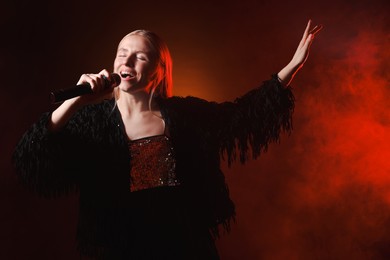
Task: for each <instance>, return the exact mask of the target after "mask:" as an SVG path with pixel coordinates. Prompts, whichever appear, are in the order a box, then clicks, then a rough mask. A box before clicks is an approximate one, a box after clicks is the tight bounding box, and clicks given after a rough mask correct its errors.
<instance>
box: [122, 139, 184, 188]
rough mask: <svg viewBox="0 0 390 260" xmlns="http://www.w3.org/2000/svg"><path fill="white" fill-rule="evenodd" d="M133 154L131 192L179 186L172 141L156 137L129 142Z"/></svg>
mask: <svg viewBox="0 0 390 260" xmlns="http://www.w3.org/2000/svg"><path fill="white" fill-rule="evenodd" d="M129 149H130V154H131V171H130V177H131V182H130V191H132V192H133V191H138V190H144V189H150V188H156V187H162V186H178V185H180V182H179V180H178V179H177V178H176V171H175V170H176V169H175V168H176V160H175V157H174V153H173V147H172V144H171V141H170V140H169V138H168V137H167V136H166V135H156V136H150V137H145V138H141V139H137V140H133V141H129Z"/></svg>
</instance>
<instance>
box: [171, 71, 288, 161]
mask: <svg viewBox="0 0 390 260" xmlns="http://www.w3.org/2000/svg"><path fill="white" fill-rule="evenodd" d="M178 101H179V100H178ZM183 101H185V102H183V105H182V106H179V110H181V111H182V112H181V113H183V114H187V115H190V116H182V117H181V118H183V120H184V121H185V122H188V123H184V124H188V125H192V128H193V129H198V130H195V131H199V132H201V133H202V135H203V137H202V139H204V140H207V142H208V143H209V145H210V142H212V143H213V146H214V145H217V146H218V147H219V148H218V149H219V152H220V155H221V157H222V158H224V159H226V157H227V160H228V164H229V165H230V164H231V163H232V162H233V161H235V160H237V159H239V160H240V162H241V163H244V162H245V161H247V160H248V159H249V158H253V159H255V158H257V157H258V156H259V155H260V154H261V153H262V152H265V151H267V148H268V144H270V143H272V142H278V141H279V137H280V134H281V132H282V131H285V132H288V133H289V132H290V131H291V130H292V113H293V110H294V96H293V94H292V91H291V88H290V87H288V88H285V87H283V86H282V85H281V84H280V83H279V81H278V79H277V76H276V75H272V78H271V79H270V80H267V81H264V82H263V83H262V84H261V85H260V86H259V87H257V88H255V89H253V90H251V91H249V92H248V93H246V94H245V95H243V96H242V97H239V98H237V99H236V100H235V101H233V102H223V103H216V102H208V101H206V100H203V99H199V98H195V97H186V98H185V99H184V100H183ZM178 103H181V102H178ZM188 107H190V108H188ZM176 108H177V107H176ZM188 118H189V119H188ZM189 120H190V122H189ZM191 122H192V123H191ZM194 124H195V125H194ZM205 135H206V136H205Z"/></svg>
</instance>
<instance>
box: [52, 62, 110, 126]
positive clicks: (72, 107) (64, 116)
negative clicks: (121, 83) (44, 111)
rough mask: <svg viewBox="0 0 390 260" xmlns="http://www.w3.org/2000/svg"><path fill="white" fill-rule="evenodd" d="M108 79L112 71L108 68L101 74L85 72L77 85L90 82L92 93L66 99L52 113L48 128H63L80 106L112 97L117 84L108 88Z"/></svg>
mask: <svg viewBox="0 0 390 260" xmlns="http://www.w3.org/2000/svg"><path fill="white" fill-rule="evenodd" d="M106 79H108V81H109V82H112V81H111V78H110V73H109V72H108V71H107V70H105V69H104V70H102V71H101V72H99V74H83V75H82V76H81V77H80V80H79V81H78V83H77V85H79V84H83V83H88V84H89V85H91V89H92V91H93V93H92V94H89V95H83V96H79V97H75V98H72V99H69V100H66V101H65V102H64V103H62V104H61V105H60V106H59V107H58V108H57V109H56V110H55V111H54V112H53V113H52V115H51V118H50V120H49V121H48V124H47V128H48V130H49V131H52V132H55V131H59V130H60V129H62V128H63V127H64V126H65V125H66V123H67V122H68V121H69V119H70V118H71V117H72V116H73V114H74V113H75V112H76V111H78V110H79V109H80V108H82V107H83V106H85V105H87V104H91V103H99V102H101V101H102V100H103V99H106V98H110V97H112V93H113V89H114V87H115V85H112V86H110V88H107V87H106V86H105V84H106V82H105V81H106Z"/></svg>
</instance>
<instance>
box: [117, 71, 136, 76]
mask: <svg viewBox="0 0 390 260" xmlns="http://www.w3.org/2000/svg"><path fill="white" fill-rule="evenodd" d="M120 74H121V76H122V77H124V78H126V77H134V76H135V73H134V72H128V71H122V72H121V73H120Z"/></svg>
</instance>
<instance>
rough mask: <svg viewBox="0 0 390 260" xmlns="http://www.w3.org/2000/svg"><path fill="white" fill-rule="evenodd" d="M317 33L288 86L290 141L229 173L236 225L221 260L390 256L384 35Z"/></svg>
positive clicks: (388, 52)
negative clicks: (304, 64)
mask: <svg viewBox="0 0 390 260" xmlns="http://www.w3.org/2000/svg"><path fill="white" fill-rule="evenodd" d="M371 26H372V25H371ZM325 30H326V25H325ZM324 34H325V35H323V36H324V37H330V35H326V32H324ZM321 37H322V36H319V39H318V42H314V45H315V44H319V46H320V47H318V48H316V49H315V51H317V52H318V51H319V52H320V53H317V54H316V55H315V56H316V58H317V60H316V61H315V62H316V64H315V68H310V67H309V68H308V69H307V68H304V69H303V71H302V74H304V75H303V76H302V78H306V79H305V80H306V81H305V82H303V81H301V80H299V79H298V80H297V81H298V83H296V82H294V83H295V84H297V85H299V86H303V88H304V89H303V90H302V89H301V90H297V91H296V97H297V104H296V111H295V115H294V116H295V117H294V119H295V130H294V131H293V133H292V135H291V136H290V137H283V138H282V144H281V145H275V146H273V147H272V148H271V149H270V151H269V153H268V154H265V155H263V157H261V158H260V161H256V162H253V163H250V164H249V165H246V166H244V168H241V166H237V168H234V169H233V171H238V172H237V173H228V179H229V184H230V187H231V190H232V194H233V198H235V200H236V202H237V207H238V223H237V225H234V226H233V232H232V233H233V236H232V237H233V238H232V237H227V238H223V239H222V241H220V242H219V247H220V248H221V251H222V254H223V258H225V259H235V257H233V256H234V255H235V252H236V251H237V250H239V251H240V253H239V254H237V255H236V257H237V258H238V257H240V255H241V256H247V257H248V259H249V258H250V259H389V258H390V232H389V231H390V149H389V147H390V112H389V111H390V110H389V108H390V105H389V104H390V102H389V100H390V86H389V82H390V81H389V75H390V74H389V72H388V71H389V68H390V67H389V61H390V46H389V32H388V30H386V28H383V27H379V28H375V31H373V30H372V29H371V27H370V25H367V26H363V27H361V28H359V29H358V32H357V33H356V34H355V35H354V36H352V37H351V36H350V37H349V38H348V37H345V38H344V39H337V38H332V41H330V39H328V41H329V42H328V43H327V44H321V43H320V42H321V41H322V40H325V41H326V39H321ZM341 40H343V41H341ZM321 51H323V52H324V53H326V56H321ZM309 59H310V58H309ZM309 66H310V65H309ZM245 171H247V172H249V173H245ZM252 173H253V174H252ZM237 175H238V176H237ZM242 179H245V180H242ZM234 229H237V230H234ZM235 232H236V233H235ZM232 248H233V249H232ZM244 258H245V257H244Z"/></svg>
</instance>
